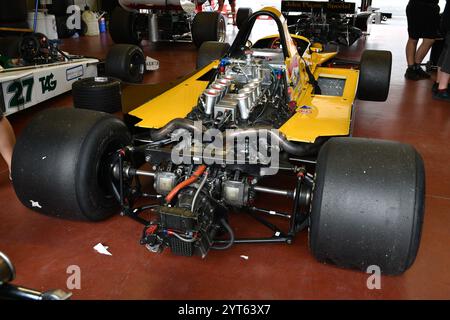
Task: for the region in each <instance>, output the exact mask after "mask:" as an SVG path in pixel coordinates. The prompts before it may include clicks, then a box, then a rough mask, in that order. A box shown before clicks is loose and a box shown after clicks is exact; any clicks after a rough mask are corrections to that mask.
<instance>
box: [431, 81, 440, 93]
mask: <svg viewBox="0 0 450 320" xmlns="http://www.w3.org/2000/svg"><path fill="white" fill-rule="evenodd" d="M438 91H439V83H437V82H435V83H433V86H432V87H431V92H433V94H436V93H438Z"/></svg>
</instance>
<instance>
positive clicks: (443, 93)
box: [433, 90, 450, 102]
mask: <svg viewBox="0 0 450 320" xmlns="http://www.w3.org/2000/svg"><path fill="white" fill-rule="evenodd" d="M433 99H435V100H441V101H447V102H450V93H449V92H448V90H438V91H437V92H436V93H434V94H433Z"/></svg>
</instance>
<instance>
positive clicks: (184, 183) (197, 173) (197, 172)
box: [166, 164, 206, 202]
mask: <svg viewBox="0 0 450 320" xmlns="http://www.w3.org/2000/svg"><path fill="white" fill-rule="evenodd" d="M205 170H206V166H205V165H204V164H202V165H200V166H199V167H198V168H197V170H195V172H194V173H193V174H192V176H190V177H189V178H188V179H186V180H184V181H182V182H180V183H179V184H178V185H177V186H176V187H175V188H173V189H172V191H170V193H169V194H168V195H167V196H166V201H167V202H171V201H172V199H173V198H174V197H175V196H176V195H177V193H178V192H179V191H180V190H181V189H183V188H185V187H187V186H189V185H190V184H192V183H194V182H195V181H197V179H198V178H199V177H200V176H201V175H202V174H203V172H205Z"/></svg>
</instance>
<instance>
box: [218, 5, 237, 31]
mask: <svg viewBox="0 0 450 320" xmlns="http://www.w3.org/2000/svg"><path fill="white" fill-rule="evenodd" d="M218 2H219V8H218V9H217V11H218V12H222V10H223V6H224V5H225V0H218ZM228 3H229V4H230V7H231V13H232V14H233V24H234V25H235V24H236V1H235V0H228Z"/></svg>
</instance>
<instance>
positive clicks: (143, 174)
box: [136, 170, 156, 178]
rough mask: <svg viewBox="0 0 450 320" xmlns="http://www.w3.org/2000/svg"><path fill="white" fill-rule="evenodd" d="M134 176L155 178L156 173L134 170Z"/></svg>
mask: <svg viewBox="0 0 450 320" xmlns="http://www.w3.org/2000/svg"><path fill="white" fill-rule="evenodd" d="M136 175H137V176H145V177H153V178H154V177H155V176H156V173H155V172H150V171H144V170H136Z"/></svg>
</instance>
